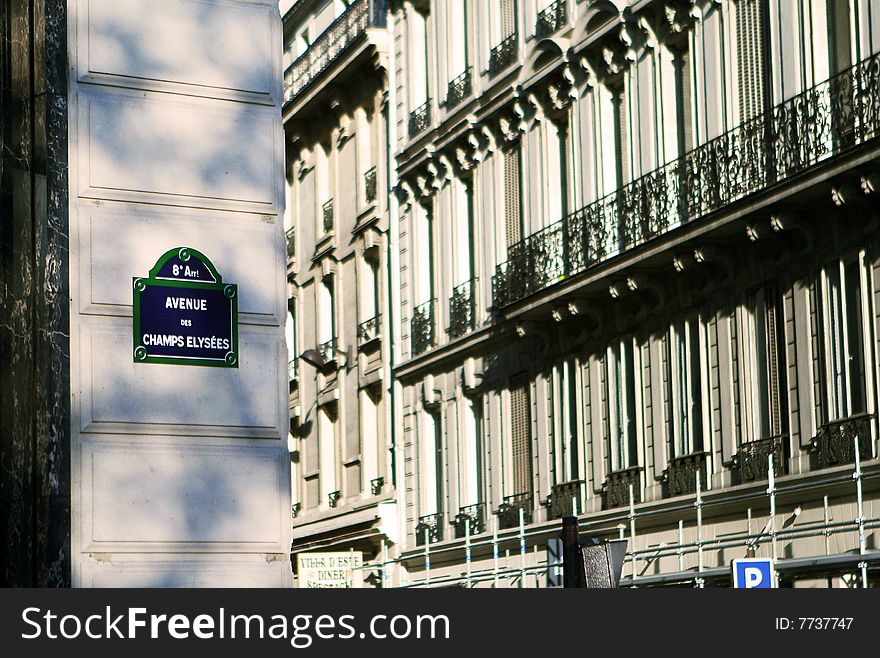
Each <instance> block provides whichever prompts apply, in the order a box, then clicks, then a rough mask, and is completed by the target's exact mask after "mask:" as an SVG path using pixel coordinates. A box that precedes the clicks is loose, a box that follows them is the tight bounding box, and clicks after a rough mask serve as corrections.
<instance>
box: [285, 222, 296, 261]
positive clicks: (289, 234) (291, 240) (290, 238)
mask: <svg viewBox="0 0 880 658" xmlns="http://www.w3.org/2000/svg"><path fill="white" fill-rule="evenodd" d="M284 238H285V241H286V242H287V260H293V259H294V258H295V257H296V231H295V230H294V229H293V228H292V227H291V228H289V229H287V230H286V231H285V232H284Z"/></svg>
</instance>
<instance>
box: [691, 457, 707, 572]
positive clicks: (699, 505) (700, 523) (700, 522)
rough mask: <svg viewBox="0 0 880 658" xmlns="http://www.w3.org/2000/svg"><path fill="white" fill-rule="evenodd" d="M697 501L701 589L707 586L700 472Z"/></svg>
mask: <svg viewBox="0 0 880 658" xmlns="http://www.w3.org/2000/svg"><path fill="white" fill-rule="evenodd" d="M696 475H697V499H696V501H695V502H694V506H695V507H696V508H697V573H698V574H699V575H698V576H697V579H696V585H697V587H699V588H701V589H702V588H703V587H704V586H705V581H704V580H703V576H702V574H703V486H702V482H700V471H699V470H698V471H697V473H696Z"/></svg>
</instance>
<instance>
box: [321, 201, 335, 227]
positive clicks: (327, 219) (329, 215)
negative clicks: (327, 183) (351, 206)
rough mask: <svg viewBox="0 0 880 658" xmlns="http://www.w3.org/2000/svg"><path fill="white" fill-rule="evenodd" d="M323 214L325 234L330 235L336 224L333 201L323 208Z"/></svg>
mask: <svg viewBox="0 0 880 658" xmlns="http://www.w3.org/2000/svg"><path fill="white" fill-rule="evenodd" d="M321 212H322V221H323V223H322V226H323V228H324V233H330V232H331V231H332V230H333V225H334V224H335V222H336V219H335V216H334V211H333V199H330V200H329V201H327V202H326V203H325V204H324V205H323V206H321Z"/></svg>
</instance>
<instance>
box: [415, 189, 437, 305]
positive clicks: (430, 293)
mask: <svg viewBox="0 0 880 658" xmlns="http://www.w3.org/2000/svg"><path fill="white" fill-rule="evenodd" d="M414 212H415V219H416V231H415V240H416V249H415V263H414V264H413V265H414V268H415V271H416V291H415V292H416V305H417V306H420V305H422V304H426V303H428V302H430V301H432V300H433V299H434V218H433V217H432V215H431V213H430V212H429V211H428V210H427V209H426V208H424V207H423V206H422V205H421V204H418V203H417V204H415V205H414Z"/></svg>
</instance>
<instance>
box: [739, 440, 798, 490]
mask: <svg viewBox="0 0 880 658" xmlns="http://www.w3.org/2000/svg"><path fill="white" fill-rule="evenodd" d="M787 438H788V437H786V436H772V437H770V438H769V439H761V440H760V441H750V442H748V443H744V444H742V445H741V446H740V448H739V452H738V453H736V465H737V467H738V468H739V479H740V482H760V481H762V480H766V479H767V478H768V476H769V472H770V455H773V473H775V474H776V475H781V474H782V473H784V472H785V453H784V451H783V442H784V441H785V440H786V439H787Z"/></svg>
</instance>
